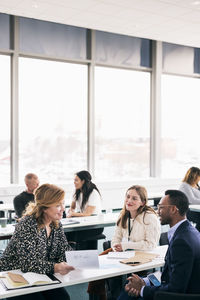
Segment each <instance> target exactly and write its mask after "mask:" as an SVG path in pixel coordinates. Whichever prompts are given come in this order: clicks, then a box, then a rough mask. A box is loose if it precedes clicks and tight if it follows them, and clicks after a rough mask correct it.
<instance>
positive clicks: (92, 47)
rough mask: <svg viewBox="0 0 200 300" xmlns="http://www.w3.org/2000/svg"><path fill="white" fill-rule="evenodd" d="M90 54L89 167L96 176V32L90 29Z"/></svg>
mask: <svg viewBox="0 0 200 300" xmlns="http://www.w3.org/2000/svg"><path fill="white" fill-rule="evenodd" d="M88 47H90V49H89V55H90V59H91V62H90V63H89V64H88V118H87V120H88V123H87V125H88V126H87V138H88V139H87V145H88V147H87V167H88V170H89V172H90V173H91V174H92V175H93V176H94V174H95V172H94V170H95V162H94V161H95V153H94V151H95V149H94V148H95V146H94V144H95V130H94V128H95V107H94V106H95V105H94V68H95V64H94V51H95V32H94V30H91V31H90V41H88Z"/></svg>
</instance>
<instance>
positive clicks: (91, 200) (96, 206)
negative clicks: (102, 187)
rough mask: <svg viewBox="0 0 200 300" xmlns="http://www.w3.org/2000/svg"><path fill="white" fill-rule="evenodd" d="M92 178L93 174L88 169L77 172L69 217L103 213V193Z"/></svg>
mask: <svg viewBox="0 0 200 300" xmlns="http://www.w3.org/2000/svg"><path fill="white" fill-rule="evenodd" d="M91 180H92V176H91V175H90V173H89V172H88V171H80V172H78V173H76V175H75V178H74V185H75V193H74V195H73V200H72V203H71V206H70V209H69V211H68V215H67V217H84V216H91V215H94V214H95V215H97V214H99V213H101V195H100V192H99V190H98V188H97V187H96V185H95V184H94V183H93V182H92V181H91Z"/></svg>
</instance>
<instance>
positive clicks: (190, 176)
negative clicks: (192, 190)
mask: <svg viewBox="0 0 200 300" xmlns="http://www.w3.org/2000/svg"><path fill="white" fill-rule="evenodd" d="M198 177H200V169H199V168H197V167H191V168H190V169H189V170H188V171H187V173H186V174H185V177H184V178H183V182H186V183H188V184H190V185H193V184H198V182H197V179H198Z"/></svg>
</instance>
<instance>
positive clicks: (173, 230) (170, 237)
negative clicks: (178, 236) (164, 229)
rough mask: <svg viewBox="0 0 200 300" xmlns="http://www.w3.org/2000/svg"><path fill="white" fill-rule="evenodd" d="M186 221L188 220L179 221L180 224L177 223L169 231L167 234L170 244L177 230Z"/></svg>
mask: <svg viewBox="0 0 200 300" xmlns="http://www.w3.org/2000/svg"><path fill="white" fill-rule="evenodd" d="M186 220H187V219H184V220H181V221H179V222H178V223H176V224H175V225H174V226H172V227H171V228H170V229H169V231H168V233H167V236H168V241H169V243H170V242H171V240H172V238H173V236H174V233H175V231H176V229H177V228H178V227H179V226H180V225H181V224H182V223H183V222H185V221H186Z"/></svg>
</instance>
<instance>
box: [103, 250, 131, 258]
mask: <svg viewBox="0 0 200 300" xmlns="http://www.w3.org/2000/svg"><path fill="white" fill-rule="evenodd" d="M134 255H135V251H122V252H116V251H112V252H109V253H108V256H107V257H108V258H116V259H125V258H131V257H134Z"/></svg>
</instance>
